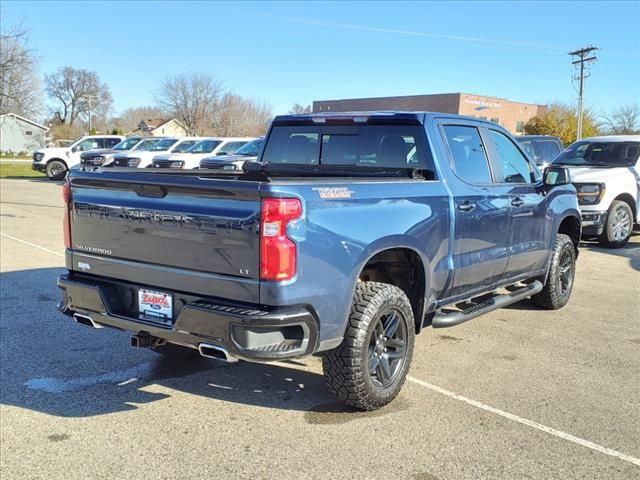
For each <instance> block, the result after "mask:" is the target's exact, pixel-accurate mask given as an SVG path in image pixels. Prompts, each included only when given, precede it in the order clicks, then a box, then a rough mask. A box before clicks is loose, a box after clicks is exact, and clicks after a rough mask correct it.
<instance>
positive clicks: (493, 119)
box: [491, 117, 500, 125]
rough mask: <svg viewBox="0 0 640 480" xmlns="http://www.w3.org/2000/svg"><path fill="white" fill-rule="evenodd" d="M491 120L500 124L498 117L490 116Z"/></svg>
mask: <svg viewBox="0 0 640 480" xmlns="http://www.w3.org/2000/svg"><path fill="white" fill-rule="evenodd" d="M491 121H492V122H493V123H497V124H498V125H500V119H499V118H497V117H496V118H492V119H491Z"/></svg>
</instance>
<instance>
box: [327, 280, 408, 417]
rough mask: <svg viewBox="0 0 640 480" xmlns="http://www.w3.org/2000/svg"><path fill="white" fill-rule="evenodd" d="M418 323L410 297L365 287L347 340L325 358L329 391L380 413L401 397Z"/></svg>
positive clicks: (388, 288) (392, 289)
mask: <svg viewBox="0 0 640 480" xmlns="http://www.w3.org/2000/svg"><path fill="white" fill-rule="evenodd" d="M414 340H415V323H414V318H413V311H412V309H411V304H410V303H409V299H408V298H407V296H406V295H405V293H404V292H403V291H402V290H400V289H399V288H398V287H396V286H394V285H389V284H386V283H378V282H359V283H358V285H357V287H356V291H355V294H354V298H353V304H352V306H351V314H350V315H349V322H348V324H347V330H346V332H345V336H344V340H343V341H342V343H341V344H340V346H339V347H337V348H336V349H334V350H331V351H329V352H327V353H326V354H325V355H323V357H322V369H323V372H324V376H325V380H326V383H327V386H328V388H329V390H330V391H331V392H332V393H333V394H334V395H335V396H337V397H338V398H339V399H340V400H342V401H344V402H345V403H346V404H348V405H351V406H353V407H356V408H359V409H362V410H375V409H378V408H380V407H383V406H384V405H386V404H388V403H389V402H391V400H393V399H394V398H395V397H396V395H398V393H399V392H400V389H401V388H402V385H403V384H404V381H405V378H406V376H407V373H408V371H409V365H410V364H411V358H412V356H413V344H414Z"/></svg>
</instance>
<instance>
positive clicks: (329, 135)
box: [262, 125, 432, 169]
mask: <svg viewBox="0 0 640 480" xmlns="http://www.w3.org/2000/svg"><path fill="white" fill-rule="evenodd" d="M262 161H263V162H265V163H266V162H268V163H293V164H307V165H344V166H362V167H367V166H370V167H391V168H429V169H430V168H432V167H431V161H430V156H429V152H428V148H427V146H426V140H425V138H424V131H423V129H422V127H420V126H417V125H361V126H351V125H339V126H317V125H310V126H275V127H274V128H273V129H272V131H271V133H270V135H269V139H268V140H267V143H266V145H265V150H264V154H263V156H262Z"/></svg>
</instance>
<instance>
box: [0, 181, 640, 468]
mask: <svg viewBox="0 0 640 480" xmlns="http://www.w3.org/2000/svg"><path fill="white" fill-rule="evenodd" d="M0 190H1V202H2V203H1V211H0V214H1V216H0V219H1V232H2V235H1V238H0V241H1V258H0V263H1V274H0V287H1V299H0V302H1V305H2V307H1V308H2V314H1V319H0V368H1V378H0V420H1V423H0V477H2V478H3V479H22V478H25V479H26V478H29V479H31V478H48V479H57V478H64V479H76V478H78V479H86V478H105V479H107V478H108V479H120V478H141V477H148V478H167V479H173V478H204V477H207V478H251V479H254V478H264V479H271V478H350V479H358V478H363V479H368V478H372V479H374V478H408V479H416V480H417V479H421V480H425V479H429V480H434V479H477V478H487V479H496V478H504V479H520V478H534V479H542V478H544V479H551V478H563V479H566V478H584V479H595V478H597V479H607V480H609V479H625V480H629V479H632V478H640V235H636V236H635V237H634V238H633V239H632V241H631V243H630V244H629V246H628V247H626V248H624V249H621V250H606V249H601V248H598V247H597V246H595V245H584V246H583V247H582V250H581V254H580V257H579V260H578V270H577V278H576V284H575V287H574V292H573V297H572V299H571V302H570V304H569V305H568V306H567V307H566V308H564V309H562V310H560V311H557V312H547V311H542V310H537V309H536V308H535V307H534V306H533V305H532V304H531V303H529V302H528V301H524V302H521V303H519V304H517V305H514V306H513V307H511V308H508V309H503V310H499V311H497V312H494V313H492V314H490V315H488V316H485V317H481V318H478V319H476V320H474V321H472V322H469V323H467V324H464V325H461V326H458V327H455V328H452V329H449V330H438V331H435V330H432V329H427V330H425V331H424V332H423V333H422V334H421V335H420V336H418V338H417V341H416V351H415V354H414V359H413V366H412V369H411V372H410V377H409V380H408V381H407V383H406V384H405V387H404V389H403V391H402V393H401V394H400V396H399V397H398V398H397V399H396V400H395V401H394V402H393V403H392V404H391V405H389V406H387V407H386V408H384V409H382V410H379V411H376V412H370V413H361V412H353V411H350V410H348V409H346V408H345V407H344V406H342V405H341V404H339V403H336V402H335V400H334V399H333V398H332V397H331V395H330V394H329V393H328V392H327V391H326V390H325V387H324V384H323V380H322V377H321V366H320V361H319V359H317V358H307V359H303V360H302V361H297V362H288V363H277V364H271V365H258V364H250V363H239V364H233V365H226V364H223V363H219V362H216V361H214V360H204V359H203V360H202V361H199V362H197V363H196V364H189V363H181V362H176V361H170V360H167V359H164V358H161V357H159V356H157V355H156V354H154V353H152V352H149V351H144V350H143V351H139V350H134V349H131V348H130V347H129V346H128V335H127V334H126V333H122V332H117V331H113V330H108V329H105V330H91V329H89V328H86V327H82V326H79V325H75V324H74V323H73V322H72V321H70V320H69V319H68V318H67V317H64V316H63V315H61V314H59V313H58V312H57V310H56V308H55V304H56V302H57V301H58V297H59V295H58V290H57V288H56V285H55V280H56V276H57V275H58V274H59V273H60V272H61V271H62V267H63V265H64V258H63V255H62V252H63V240H62V230H61V221H62V199H61V194H60V185H59V184H56V183H52V182H48V181H46V180H41V179H32V180H27V179H24V180H0Z"/></svg>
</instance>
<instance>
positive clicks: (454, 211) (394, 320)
mask: <svg viewBox="0 0 640 480" xmlns="http://www.w3.org/2000/svg"><path fill="white" fill-rule="evenodd" d="M63 191H64V197H65V201H66V205H67V208H66V210H65V212H66V213H65V224H64V232H65V244H66V267H67V269H68V272H67V273H65V274H63V275H61V276H60V277H59V279H58V286H59V287H60V289H61V290H62V301H61V302H60V303H59V309H60V310H61V311H62V312H64V313H65V314H67V315H68V316H70V317H72V318H73V319H74V320H75V321H76V322H78V323H80V324H84V325H88V326H91V327H93V328H102V327H114V328H117V329H121V330H126V331H129V332H132V337H131V345H132V346H134V347H146V348H151V349H153V350H155V351H157V352H159V353H162V354H165V355H174V356H189V355H192V354H195V355H202V356H205V357H213V358H218V359H221V360H224V361H237V360H238V359H243V360H248V361H270V360H280V359H291V358H297V357H303V356H307V355H313V354H317V355H320V356H321V357H322V362H323V370H324V374H325V377H326V380H327V385H328V388H329V389H330V390H331V392H333V393H334V394H335V395H337V396H338V397H339V398H340V399H341V400H343V401H344V402H346V403H347V404H349V405H352V406H354V407H356V408H359V409H364V410H373V409H376V408H379V407H381V406H383V405H385V404H387V403H388V402H390V401H391V400H392V399H393V398H394V397H395V396H396V395H397V394H398V392H399V390H400V388H401V387H402V384H403V383H404V380H405V377H406V375H407V372H408V369H409V365H410V362H411V358H412V354H413V348H414V338H415V335H416V334H417V333H419V332H420V331H421V330H423V329H425V328H426V327H429V326H430V327H432V328H442V327H451V326H454V325H458V324H460V323H462V322H465V321H467V320H470V319H472V318H475V317H477V316H479V315H482V314H484V313H487V312H490V311H492V310H495V309H497V308H500V307H503V306H505V305H509V304H511V303H514V302H517V301H519V300H522V299H524V298H529V297H530V298H531V299H532V300H533V302H534V303H535V304H537V305H538V306H541V307H543V308H546V309H557V308H560V307H562V306H564V305H565V304H566V303H567V301H568V300H569V297H570V295H571V289H572V286H573V281H574V275H575V261H576V257H577V252H578V249H577V247H578V242H579V239H580V233H581V232H580V228H581V227H580V212H579V209H578V203H577V199H576V192H575V189H574V187H573V186H572V185H571V184H570V180H569V177H568V172H567V170H566V169H564V168H563V167H552V168H549V169H547V170H545V172H544V174H542V173H541V172H540V171H539V170H538V169H537V167H536V166H535V165H534V164H532V163H531V162H530V161H529V159H528V157H527V156H526V155H525V154H524V153H523V151H522V149H521V147H520V146H519V145H518V144H517V143H516V142H515V141H514V140H513V138H512V137H511V136H510V135H509V134H508V133H507V132H506V131H505V130H504V129H502V128H501V127H499V126H498V125H495V124H493V123H489V122H485V121H482V120H479V119H473V118H466V117H461V116H457V115H447V114H439V113H416V112H411V113H402V112H378V113H354V114H346V113H345V114H312V115H288V116H279V117H276V118H275V119H274V121H273V123H272V125H271V127H270V129H269V132H268V135H267V137H266V143H265V145H264V148H263V150H262V152H261V155H260V158H259V161H258V162H248V163H247V164H246V165H245V167H244V169H243V171H241V172H234V171H229V172H225V171H212V170H193V171H176V170H175V169H162V168H159V169H148V170H146V171H141V170H136V169H121V170H118V171H113V169H101V168H84V169H81V170H76V171H72V172H71V173H70V174H69V177H68V181H67V183H66V185H65V187H64V190H63Z"/></svg>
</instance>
